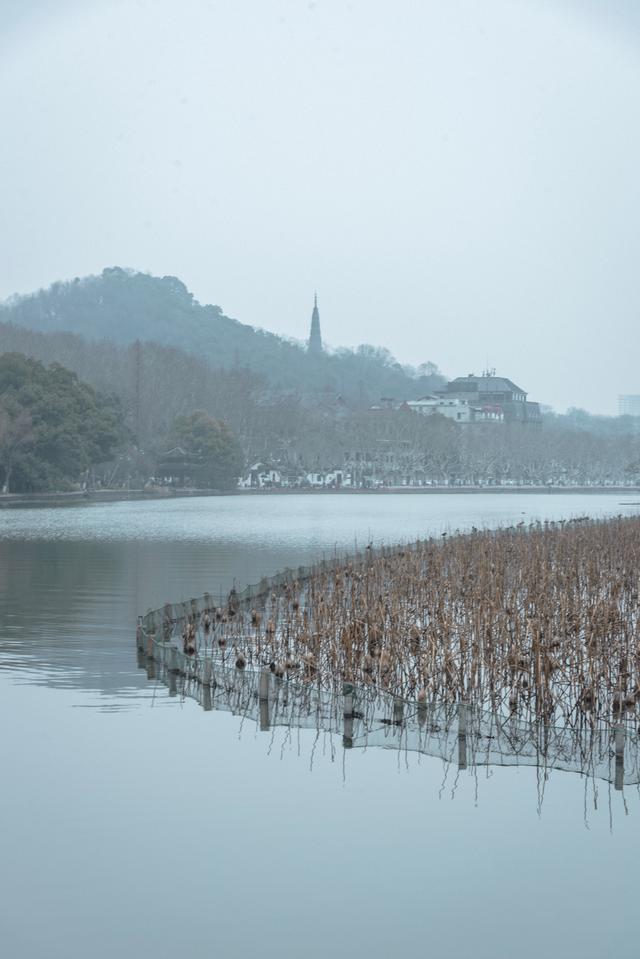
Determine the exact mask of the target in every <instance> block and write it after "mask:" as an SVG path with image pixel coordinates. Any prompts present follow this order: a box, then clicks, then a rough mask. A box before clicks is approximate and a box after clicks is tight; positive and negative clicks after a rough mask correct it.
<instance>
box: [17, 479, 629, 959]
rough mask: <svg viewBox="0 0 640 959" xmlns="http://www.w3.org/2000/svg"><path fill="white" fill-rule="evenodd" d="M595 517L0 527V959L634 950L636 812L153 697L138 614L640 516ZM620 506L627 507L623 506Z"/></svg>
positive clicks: (604, 790)
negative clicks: (567, 523) (352, 564)
mask: <svg viewBox="0 0 640 959" xmlns="http://www.w3.org/2000/svg"><path fill="white" fill-rule="evenodd" d="M632 499H635V497H624V496H621V495H620V494H615V495H611V496H604V495H592V496H587V495H575V496H572V495H552V494H547V495H534V494H531V495H528V494H518V495H513V494H506V495H505V494H499V493H497V494H479V495H425V496H419V495H390V494H384V495H368V496H352V495H333V496H317V495H315V496H313V495H312V496H303V495H292V496H274V497H252V498H248V497H224V498H219V499H218V498H207V499H197V500H196V499H194V500H176V501H170V502H169V501H165V502H153V503H146V502H143V503H140V502H138V503H114V504H109V505H102V506H92V505H88V506H84V507H74V508H67V509H60V508H59V509H43V510H15V511H3V512H0V630H1V631H0V715H1V717H2V735H1V738H0V761H1V768H2V772H3V783H2V790H1V792H0V813H1V822H2V849H1V864H0V916H1V919H0V932H1V933H2V948H3V954H4V955H7V956H11V957H14V956H15V957H41V956H42V957H45V956H46V957H61V959H62V957H65V959H75V957H80V956H82V957H87V956H92V957H94V956H95V957H103V956H104V957H106V956H110V957H111V956H114V955H119V956H125V957H127V956H147V955H149V956H157V957H163V956H172V955H176V954H179V953H184V954H185V955H189V956H193V957H200V956H203V957H204V956H208V955H211V954H217V955H221V956H225V957H244V956H247V957H252V956H255V955H257V954H260V955H262V956H265V957H270V956H274V957H275V956H278V957H316V956H318V957H319V956H323V957H324V956H329V955H335V956H347V955H349V956H354V955H355V956H367V957H378V956H380V957H382V956H389V955H390V954H392V953H393V954H395V953H398V952H399V951H401V950H404V951H411V952H417V951H419V952H422V953H425V954H429V953H431V952H433V953H437V954H444V955H448V956H453V957H466V956H474V957H485V956H486V957H502V956H505V957H510V956H513V955H519V956H523V957H529V956H563V957H573V956H576V957H578V956H580V957H583V959H584V957H591V956H594V957H595V956H601V955H607V954H610V953H613V952H614V951H615V952H617V953H618V954H621V955H623V956H627V955H628V956H632V955H635V953H636V943H635V939H636V936H635V916H636V908H637V906H636V898H637V885H636V880H635V878H634V877H635V876H636V872H637V861H638V857H639V855H640V828H639V827H640V797H639V794H638V790H637V789H636V788H631V789H629V788H627V789H625V791H624V793H620V792H615V791H614V790H613V789H612V788H611V787H609V785H608V784H606V783H595V784H594V783H592V782H589V781H586V780H585V779H583V778H580V777H579V776H576V775H572V774H567V773H559V772H553V773H551V774H550V776H549V777H548V779H547V780H546V781H545V779H544V777H543V776H542V775H541V774H540V773H539V771H537V770H535V769H527V768H506V769H499V768H494V769H489V770H487V769H478V770H473V769H469V770H466V771H464V772H461V773H458V770H457V768H452V767H447V766H446V765H445V764H443V763H442V762H440V761H437V760H433V759H429V758H427V757H422V758H421V759H417V758H415V757H413V758H412V757H411V756H408V755H405V754H398V753H397V752H395V751H392V750H381V749H369V750H367V751H359V750H352V751H349V752H346V753H345V752H344V751H343V749H342V745H341V741H340V739H339V737H338V738H332V737H330V736H328V735H325V734H323V735H321V736H317V735H316V734H315V733H314V732H313V731H308V730H305V731H299V730H289V731H287V730H276V731H275V732H269V733H261V732H259V731H258V730H257V729H256V728H255V726H254V725H253V724H252V723H247V722H245V723H243V722H242V721H241V720H240V719H239V718H238V717H233V716H231V715H229V714H228V713H224V712H217V711H213V712H207V713H205V712H204V711H203V710H202V709H200V708H199V706H198V705H197V704H196V703H195V702H193V701H192V700H190V699H181V697H180V696H177V697H170V696H169V694H168V690H167V689H166V688H165V687H164V686H162V685H158V684H156V683H154V682H153V681H150V680H149V679H148V678H147V674H146V671H145V670H142V669H139V668H138V667H137V662H136V655H135V649H134V642H133V632H134V626H135V619H136V615H137V614H138V613H139V612H141V611H144V610H146V609H147V608H149V607H154V606H157V605H159V604H161V603H162V602H164V601H166V600H176V599H182V598H189V597H191V596H197V595H200V594H202V593H203V592H205V591H206V590H209V591H211V592H213V593H214V594H216V593H218V592H219V591H220V590H227V589H228V588H229V587H230V586H231V585H232V584H233V583H234V581H235V582H236V583H237V584H238V585H243V584H244V583H246V582H255V581H257V580H258V579H259V578H260V577H261V576H262V575H268V574H271V573H273V572H276V570H278V569H280V568H281V567H283V566H287V565H292V566H293V565H298V564H300V563H305V562H309V561H311V560H313V559H316V558H318V557H320V556H322V555H323V554H324V555H331V554H333V553H334V551H343V550H349V549H352V548H353V546H354V544H356V543H357V544H359V545H363V544H364V543H366V542H369V541H373V542H375V543H380V542H396V541H398V540H402V539H405V540H411V539H415V538H416V537H418V536H420V537H422V536H425V535H429V534H438V533H440V532H442V531H443V530H450V531H455V530H456V529H458V528H459V529H465V528H468V527H469V526H471V525H472V524H475V525H477V526H485V525H487V526H496V525H500V524H503V525H509V524H511V523H514V522H521V521H525V522H526V523H529V522H531V521H533V520H535V519H545V518H548V519H558V518H562V517H570V516H577V515H590V516H601V515H612V514H613V515H614V514H617V513H623V514H629V513H632V512H637V511H638V507H637V506H632V505H629V503H630V502H631V500H632ZM625 500H626V501H627V502H626V503H625Z"/></svg>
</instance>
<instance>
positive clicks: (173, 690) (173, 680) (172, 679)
mask: <svg viewBox="0 0 640 959" xmlns="http://www.w3.org/2000/svg"><path fill="white" fill-rule="evenodd" d="M177 677H178V674H177V672H176V670H171V671H170V672H169V673H167V678H168V681H169V695H170V696H176V695H177V693H178V678H177Z"/></svg>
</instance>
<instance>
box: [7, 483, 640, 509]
mask: <svg viewBox="0 0 640 959" xmlns="http://www.w3.org/2000/svg"><path fill="white" fill-rule="evenodd" d="M398 493H400V494H402V495H413V496H419V495H438V494H447V495H470V494H474V493H480V494H483V495H484V494H490V493H494V494H495V493H508V494H510V495H514V496H515V495H519V494H523V493H535V494H537V495H544V494H545V493H546V494H550V493H551V494H553V493H562V494H564V495H567V496H570V495H571V494H581V495H584V494H587V493H593V494H598V495H617V496H620V495H627V496H630V495H634V494H638V493H640V486H388V487H383V488H378V489H350V488H348V487H346V488H345V487H340V488H339V489H326V488H315V489H314V488H313V487H310V488H300V487H293V488H286V487H285V488H282V487H280V488H277V489H238V490H211V489H181V490H170V489H165V490H143V489H141V490H92V491H89V492H72V493H63V492H51V493H4V494H0V509H25V508H38V507H39V508H46V507H52V506H64V507H67V506H89V505H95V504H98V503H120V502H127V501H130V502H134V501H136V500H165V499H193V498H194V497H204V496H291V495H294V496H301V495H305V496H309V495H313V496H335V495H342V494H347V495H349V496H362V495H365V496H380V495H382V496H388V495H394V494H398Z"/></svg>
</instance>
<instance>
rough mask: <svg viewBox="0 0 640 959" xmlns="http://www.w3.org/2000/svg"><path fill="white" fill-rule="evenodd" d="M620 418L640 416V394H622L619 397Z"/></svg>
mask: <svg viewBox="0 0 640 959" xmlns="http://www.w3.org/2000/svg"><path fill="white" fill-rule="evenodd" d="M618 416H640V394H638V393H623V394H621V395H620V396H619V397H618Z"/></svg>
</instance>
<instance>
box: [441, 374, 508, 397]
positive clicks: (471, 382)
mask: <svg viewBox="0 0 640 959" xmlns="http://www.w3.org/2000/svg"><path fill="white" fill-rule="evenodd" d="M458 391H460V392H463V391H468V392H470V393H471V392H477V393H524V392H525V391H524V390H523V389H521V388H520V387H519V386H516V384H515V383H514V382H513V381H512V380H508V379H507V378H506V377H505V376H457V377H456V379H455V380H451V382H450V383H447V392H449V393H456V392H458Z"/></svg>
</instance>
